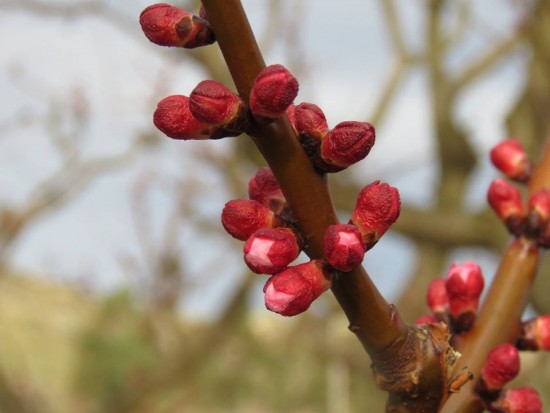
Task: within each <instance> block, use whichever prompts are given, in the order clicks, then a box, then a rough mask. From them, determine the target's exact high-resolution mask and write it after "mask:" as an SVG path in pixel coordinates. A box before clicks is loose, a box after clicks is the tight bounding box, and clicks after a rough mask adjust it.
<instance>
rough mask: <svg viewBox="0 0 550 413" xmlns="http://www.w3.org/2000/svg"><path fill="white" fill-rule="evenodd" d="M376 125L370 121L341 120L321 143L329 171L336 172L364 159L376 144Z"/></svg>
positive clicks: (322, 153) (323, 158) (322, 154)
mask: <svg viewBox="0 0 550 413" xmlns="http://www.w3.org/2000/svg"><path fill="white" fill-rule="evenodd" d="M374 140H375V132H374V127H373V126H372V125H371V124H370V123H368V122H355V121H347V122H341V123H339V124H338V125H336V126H335V127H334V129H332V130H330V131H329V132H328V133H327V135H326V136H325V137H324V139H323V141H322V143H321V153H320V156H321V159H322V161H323V162H325V163H326V164H327V167H326V168H325V169H326V170H327V172H336V171H340V170H342V169H345V168H347V167H348V166H350V165H353V164H354V163H357V162H359V161H360V160H362V159H364V158H365V157H366V156H367V155H368V154H369V152H370V150H371V148H372V146H373V145H374Z"/></svg>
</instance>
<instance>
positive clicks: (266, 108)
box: [250, 65, 298, 119]
mask: <svg viewBox="0 0 550 413" xmlns="http://www.w3.org/2000/svg"><path fill="white" fill-rule="evenodd" d="M297 94H298V81H297V80H296V78H295V77H294V76H292V73H290V72H289V71H288V70H287V69H285V67H284V66H282V65H271V66H267V67H266V68H264V69H263V70H262V71H261V72H260V73H259V74H258V77H257V78H256V80H255V81H254V85H253V86H252V91H251V93H250V110H251V111H252V113H253V114H254V115H255V116H258V117H261V118H268V119H276V118H280V117H281V116H283V115H284V114H285V111H286V109H287V108H288V107H289V106H290V105H291V104H292V102H293V101H294V98H296V95H297Z"/></svg>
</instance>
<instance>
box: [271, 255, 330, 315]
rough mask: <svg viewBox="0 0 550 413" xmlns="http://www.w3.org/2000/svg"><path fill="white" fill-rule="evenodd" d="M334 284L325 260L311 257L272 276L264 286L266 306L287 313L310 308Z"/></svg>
mask: <svg viewBox="0 0 550 413" xmlns="http://www.w3.org/2000/svg"><path fill="white" fill-rule="evenodd" d="M329 288H330V279H329V277H328V274H326V270H325V268H324V266H323V263H322V262H321V261H316V260H313V261H310V262H307V263H305V264H299V265H296V266H294V267H288V268H287V269H286V270H284V271H281V272H280V273H278V274H275V275H274V276H272V277H271V278H270V279H269V280H267V283H266V284H265V286H264V294H265V306H266V307H267V309H268V310H270V311H273V312H275V313H278V314H281V315H283V316H287V317H290V316H294V315H297V314H300V313H303V312H304V311H306V310H307V309H308V308H309V306H310V305H311V303H312V302H313V301H315V300H316V299H317V298H318V297H319V296H320V295H321V294H322V293H323V292H325V291H326V290H328V289H329Z"/></svg>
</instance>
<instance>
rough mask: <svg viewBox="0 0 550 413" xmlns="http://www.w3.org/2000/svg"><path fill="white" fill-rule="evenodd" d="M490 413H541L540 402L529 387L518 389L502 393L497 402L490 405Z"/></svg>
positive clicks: (535, 392)
mask: <svg viewBox="0 0 550 413" xmlns="http://www.w3.org/2000/svg"><path fill="white" fill-rule="evenodd" d="M489 411H491V412H492V413H542V400H541V399H540V395H539V394H538V393H537V391H536V390H535V389H533V388H531V387H518V388H515V389H508V390H506V391H505V392H503V393H502V394H501V395H500V397H499V398H498V400H497V401H495V402H493V403H491V405H490V406H489Z"/></svg>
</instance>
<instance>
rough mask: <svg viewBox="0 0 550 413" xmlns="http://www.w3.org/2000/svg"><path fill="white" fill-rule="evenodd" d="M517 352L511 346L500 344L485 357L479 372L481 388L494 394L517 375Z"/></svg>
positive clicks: (518, 365)
mask: <svg viewBox="0 0 550 413" xmlns="http://www.w3.org/2000/svg"><path fill="white" fill-rule="evenodd" d="M519 368H520V361H519V352H518V350H517V349H516V348H515V347H514V346H513V345H511V344H508V343H505V344H501V345H499V346H497V347H495V348H494V349H492V350H491V351H490V352H489V354H488V355H487V359H486V360H485V364H484V365H483V368H482V370H481V380H482V382H483V383H482V384H481V386H482V388H483V390H484V391H485V390H486V391H488V392H495V391H498V390H500V389H502V388H503V387H504V385H506V384H507V383H508V382H510V381H511V380H513V379H514V378H515V377H516V376H517V375H518V373H519Z"/></svg>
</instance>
